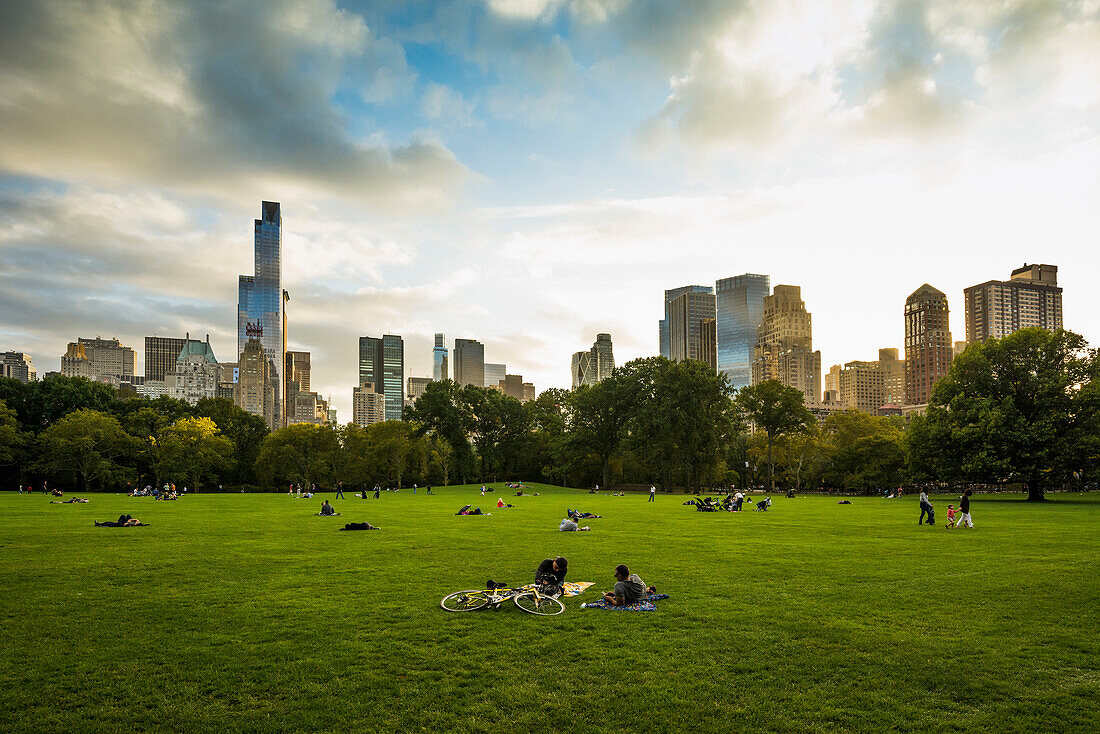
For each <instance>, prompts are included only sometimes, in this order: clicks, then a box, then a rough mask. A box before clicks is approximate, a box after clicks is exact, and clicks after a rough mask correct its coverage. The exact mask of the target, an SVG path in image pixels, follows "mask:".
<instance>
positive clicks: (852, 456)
mask: <svg viewBox="0 0 1100 734" xmlns="http://www.w3.org/2000/svg"><path fill="white" fill-rule="evenodd" d="M821 428H822V435H823V438H824V444H825V446H826V451H827V453H828V463H827V466H826V468H825V472H824V479H825V481H826V482H827V483H829V484H830V485H832V486H835V487H841V488H844V489H863V490H868V489H872V488H885V487H893V486H896V485H898V484H901V483H902V482H903V481H904V478H905V476H904V475H905V447H904V430H903V428H902V425H901V422H900V419H897V418H883V417H876V416H872V415H867V414H866V413H860V412H858V411H855V410H848V411H845V412H843V413H835V414H833V415H830V416H829V417H828V418H826V419H825V422H824V423H823V425H822V427H821Z"/></svg>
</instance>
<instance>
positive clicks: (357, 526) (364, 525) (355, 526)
mask: <svg viewBox="0 0 1100 734" xmlns="http://www.w3.org/2000/svg"><path fill="white" fill-rule="evenodd" d="M340 529H341V530H381V529H382V528H380V527H378V526H377V525H371V524H370V523H369V522H349V523H348V524H346V525H344V527H342V528H340Z"/></svg>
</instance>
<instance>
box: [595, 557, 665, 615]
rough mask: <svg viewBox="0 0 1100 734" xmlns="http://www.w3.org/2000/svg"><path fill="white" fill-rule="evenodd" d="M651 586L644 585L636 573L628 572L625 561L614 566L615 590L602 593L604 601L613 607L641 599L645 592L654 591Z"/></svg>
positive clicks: (654, 588) (651, 592)
mask: <svg viewBox="0 0 1100 734" xmlns="http://www.w3.org/2000/svg"><path fill="white" fill-rule="evenodd" d="M656 591H657V589H656V587H653V586H648V587H647V586H646V585H645V582H644V581H642V580H641V579H640V578H638V574H636V573H630V569H629V568H627V566H626V564H625V563H620V564H619V565H618V566H615V590H614V591H605V592H604V593H603V598H604V601H606V602H607V603H608V604H610V605H611V606H613V607H625V606H628V605H630V604H634V603H637V602H639V601H641V600H642V598H643V597H644V596H645V595H646V594H653V593H656Z"/></svg>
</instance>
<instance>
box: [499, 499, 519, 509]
mask: <svg viewBox="0 0 1100 734" xmlns="http://www.w3.org/2000/svg"><path fill="white" fill-rule="evenodd" d="M502 507H515V505H509V504H507V503H506V502H505V501H504V500H503V499H501V498H500V497H497V509H500V508H502Z"/></svg>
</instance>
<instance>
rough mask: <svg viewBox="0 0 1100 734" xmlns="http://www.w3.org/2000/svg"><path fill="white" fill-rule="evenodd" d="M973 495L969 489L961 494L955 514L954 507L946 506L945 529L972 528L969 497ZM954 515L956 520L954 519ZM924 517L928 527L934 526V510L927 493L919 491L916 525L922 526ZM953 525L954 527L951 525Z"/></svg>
mask: <svg viewBox="0 0 1100 734" xmlns="http://www.w3.org/2000/svg"><path fill="white" fill-rule="evenodd" d="M972 494H973V492H972V491H970V490H969V489H968V490H966V491H965V492H963V493H962V497H959V509H958V511H957V512H956V510H955V506H954V505H948V506H947V527H948V528H951V527H956V528H957V527H959V526H960V525H964V523H965V525H964V526H965V527H968V528H973V527H974V521H973V520H971V519H970V496H971V495H972ZM956 514H957V515H958V519H957V520H956V519H955V516H956ZM925 517H927V518H928V524H929V525H935V524H936V509H935V507H933V505H932V500H930V499H929V498H928V492H927V491H926V490H923V489H922V490H921V491H920V517H919V518H917V525H923V524H924V519H925ZM952 523H954V525H952Z"/></svg>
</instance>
